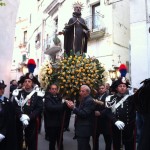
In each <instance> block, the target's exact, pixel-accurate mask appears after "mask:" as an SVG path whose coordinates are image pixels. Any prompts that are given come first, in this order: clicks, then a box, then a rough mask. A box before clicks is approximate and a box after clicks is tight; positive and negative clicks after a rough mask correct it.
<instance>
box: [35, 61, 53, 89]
mask: <svg viewBox="0 0 150 150" xmlns="http://www.w3.org/2000/svg"><path fill="white" fill-rule="evenodd" d="M52 74H53V68H52V62H50V61H49V60H46V61H45V62H44V63H43V65H42V66H41V68H40V70H39V75H38V76H39V81H40V84H41V87H42V88H44V89H46V88H47V86H48V84H50V82H51V81H52V77H53V76H52Z"/></svg>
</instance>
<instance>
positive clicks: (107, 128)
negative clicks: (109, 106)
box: [93, 84, 112, 150]
mask: <svg viewBox="0 0 150 150" xmlns="http://www.w3.org/2000/svg"><path fill="white" fill-rule="evenodd" d="M107 96H108V93H107V91H106V86H105V85H104V84H101V85H99V89H98V94H97V95H96V97H95V98H96V100H95V103H96V104H97V105H96V109H95V123H94V124H95V128H94V133H93V150H99V137H100V134H103V137H104V140H105V144H106V146H105V150H111V142H112V136H111V124H110V119H109V118H108V117H107V116H106V115H105V110H106V107H105V99H106V97H107Z"/></svg>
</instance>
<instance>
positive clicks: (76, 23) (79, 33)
mask: <svg viewBox="0 0 150 150" xmlns="http://www.w3.org/2000/svg"><path fill="white" fill-rule="evenodd" d="M73 7H74V12H73V17H72V18H70V20H69V22H68V24H66V25H65V28H64V30H63V32H59V34H64V50H65V52H66V54H67V55H70V51H71V50H72V51H73V52H74V54H76V53H77V52H80V54H83V53H85V52H87V41H88V38H89V35H90V34H89V29H88V27H87V26H86V24H85V21H84V19H83V18H81V9H82V4H81V3H79V2H77V3H75V4H74V5H73Z"/></svg>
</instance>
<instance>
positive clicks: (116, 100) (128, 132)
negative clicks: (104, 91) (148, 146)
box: [106, 77, 135, 150]
mask: <svg viewBox="0 0 150 150" xmlns="http://www.w3.org/2000/svg"><path fill="white" fill-rule="evenodd" d="M128 86H129V82H128V81H126V79H125V77H120V78H119V79H118V80H116V81H115V82H114V83H113V84H112V88H113V90H114V91H115V93H116V94H114V95H112V96H108V97H107V98H106V106H107V107H108V108H109V109H108V112H107V114H108V116H109V117H110V119H111V120H112V138H113V146H114V149H115V150H120V149H123V145H124V146H125V150H134V149H135V147H134V146H135V145H134V140H135V136H134V130H135V105H134V101H133V96H130V95H128Z"/></svg>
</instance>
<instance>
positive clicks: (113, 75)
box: [108, 55, 121, 81]
mask: <svg viewBox="0 0 150 150" xmlns="http://www.w3.org/2000/svg"><path fill="white" fill-rule="evenodd" d="M118 58H119V61H118V66H120V64H121V61H120V55H119V56H118ZM112 61H113V65H112V69H110V70H108V71H109V76H110V79H111V80H112V81H115V80H117V79H118V78H119V77H120V72H119V67H118V66H115V65H114V60H112Z"/></svg>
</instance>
